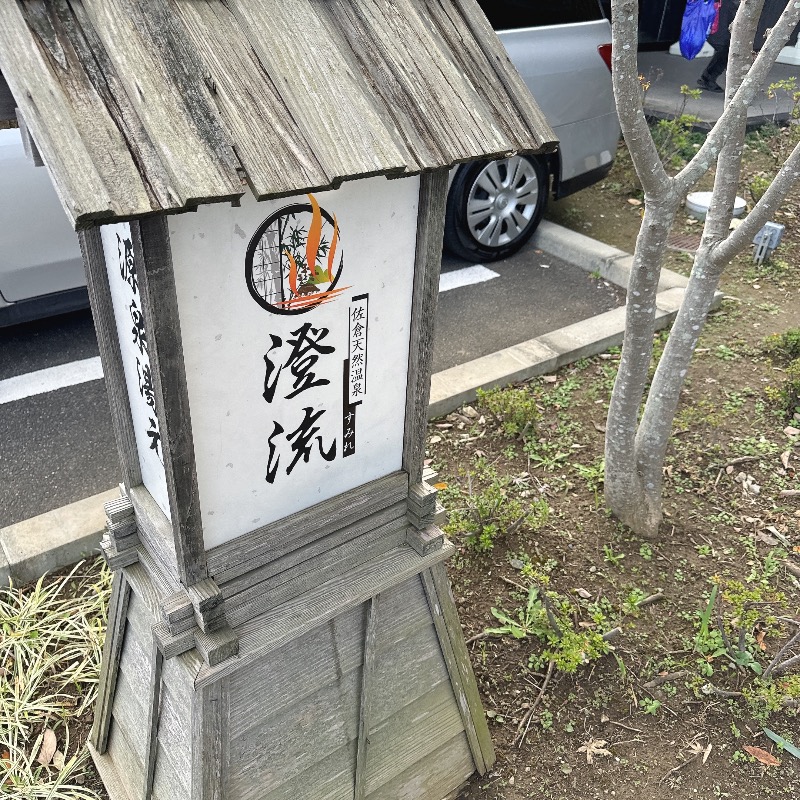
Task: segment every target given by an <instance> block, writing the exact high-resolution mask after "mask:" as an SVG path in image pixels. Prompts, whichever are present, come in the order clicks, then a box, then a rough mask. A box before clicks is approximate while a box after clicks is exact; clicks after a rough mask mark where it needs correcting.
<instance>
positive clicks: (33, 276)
mask: <svg viewBox="0 0 800 800" xmlns="http://www.w3.org/2000/svg"><path fill="white" fill-rule="evenodd" d="M2 83H3V81H2V76H0V84H2ZM3 88H4V87H3V86H2V85H0V95H1V94H2V91H3ZM0 112H2V107H1V104H0ZM11 113H12V114H13V109H12V112H11ZM2 116H7V113H6V114H0V125H2ZM88 304H89V299H88V294H87V291H86V278H85V276H84V272H83V261H82V260H81V253H80V249H79V248H78V238H77V236H76V235H75V231H73V230H72V226H71V225H70V223H69V220H68V219H67V215H66V214H65V213H64V209H63V208H62V207H61V203H60V202H59V199H58V197H57V196H56V193H55V190H54V189H53V185H52V183H51V181H50V176H49V175H48V172H47V169H45V168H38V167H35V166H34V165H33V163H32V161H31V160H30V159H29V158H28V157H27V156H26V154H25V150H24V149H23V146H22V137H21V136H20V132H19V130H18V129H16V128H5V129H0V327H2V326H4V325H12V324H16V323H18V322H26V321H28V320H31V319H38V318H40V317H46V316H49V315H51V314H62V313H65V312H67V311H74V310H76V309H79V308H84V307H86V306H87V305H88Z"/></svg>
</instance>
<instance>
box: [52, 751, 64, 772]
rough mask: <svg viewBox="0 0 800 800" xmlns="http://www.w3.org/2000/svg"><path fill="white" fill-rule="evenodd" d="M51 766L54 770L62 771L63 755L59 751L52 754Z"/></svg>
mask: <svg viewBox="0 0 800 800" xmlns="http://www.w3.org/2000/svg"><path fill="white" fill-rule="evenodd" d="M53 766H54V767H56V769H64V754H63V753H62V752H61V751H60V750H56V751H55V753H53Z"/></svg>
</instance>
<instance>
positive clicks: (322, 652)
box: [230, 605, 366, 739]
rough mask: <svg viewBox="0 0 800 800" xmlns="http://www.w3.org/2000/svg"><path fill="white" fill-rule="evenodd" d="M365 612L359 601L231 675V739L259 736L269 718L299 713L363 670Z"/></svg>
mask: <svg viewBox="0 0 800 800" xmlns="http://www.w3.org/2000/svg"><path fill="white" fill-rule="evenodd" d="M365 614H366V607H365V606H364V605H360V606H357V607H356V608H353V609H351V610H350V611H348V612H347V613H346V614H343V615H342V616H341V617H337V618H336V619H334V620H330V621H329V622H328V623H327V624H326V625H323V626H321V627H319V628H316V629H315V630H313V631H310V632H309V633H307V634H305V636H302V637H300V638H299V639H297V640H295V641H293V642H289V643H288V644H287V645H286V646H284V647H282V648H280V649H279V650H276V651H275V652H273V653H269V654H268V655H267V656H265V657H264V658H263V659H261V660H259V661H256V662H255V663H253V664H251V665H250V666H249V667H248V668H247V669H245V670H239V671H238V672H235V673H234V674H233V675H231V678H230V696H231V700H230V707H231V720H230V735H231V739H239V738H241V737H243V736H248V735H254V734H252V731H253V730H256V729H258V728H259V726H262V725H264V724H265V723H266V722H267V721H268V720H269V719H270V717H274V716H276V715H278V714H284V713H287V710H288V709H290V708H294V709H295V712H294V713H299V711H297V709H299V708H300V707H301V706H302V705H303V704H305V703H306V702H307V699H308V697H310V696H311V695H313V694H314V693H315V692H318V691H319V690H320V689H322V688H323V687H324V686H329V685H331V684H334V683H335V682H336V681H338V680H339V679H340V678H341V677H342V675H345V674H347V673H350V672H352V671H353V670H356V669H358V668H359V667H360V666H361V663H362V658H363V651H364V630H365V624H366V623H365V619H366V616H365ZM256 686H257V687H259V689H258V691H254V688H253V687H256Z"/></svg>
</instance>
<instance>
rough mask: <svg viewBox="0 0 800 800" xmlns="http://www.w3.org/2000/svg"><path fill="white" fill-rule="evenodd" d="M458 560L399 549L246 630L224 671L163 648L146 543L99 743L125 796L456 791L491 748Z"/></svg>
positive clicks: (101, 707) (125, 571)
mask: <svg viewBox="0 0 800 800" xmlns="http://www.w3.org/2000/svg"><path fill="white" fill-rule="evenodd" d="M452 551H453V547H452V545H450V544H449V543H447V542H446V541H445V543H444V545H443V546H442V547H441V548H440V549H438V550H436V551H434V552H432V553H428V554H427V555H420V554H419V553H418V552H417V551H416V550H415V549H413V548H412V547H410V546H409V545H408V544H400V545H399V546H395V547H392V548H391V549H388V550H386V551H384V552H383V553H381V554H380V555H379V556H378V557H375V558H373V559H372V560H369V561H365V562H363V563H361V564H359V565H357V566H355V567H353V568H352V569H350V570H348V571H347V572H345V573H343V574H340V575H339V576H338V577H336V578H335V579H333V580H329V581H328V582H326V583H320V584H318V585H316V586H314V587H313V588H309V589H307V590H305V591H303V592H302V593H301V594H298V595H297V596H294V597H292V598H291V599H289V600H287V601H285V602H283V603H281V604H279V605H276V606H274V607H273V608H271V609H270V610H268V611H266V612H263V613H260V614H259V615H258V616H255V617H253V618H251V619H249V620H248V621H246V622H244V623H242V624H241V625H236V626H235V634H236V636H237V637H238V641H239V652H238V654H237V655H234V656H231V657H228V658H226V659H223V660H222V661H220V662H219V663H217V664H215V665H214V666H211V665H209V663H208V661H207V659H206V660H204V659H203V658H202V657H201V655H200V653H199V651H198V650H197V649H194V648H193V649H187V650H186V651H185V652H183V653H180V654H178V655H172V652H171V650H170V647H169V646H168V647H166V648H165V646H164V637H163V635H162V636H159V635H158V634H159V631H162V634H163V627H164V623H163V618H164V598H163V597H161V596H159V591H158V590H157V588H156V583H155V582H154V581H153V580H152V577H151V574H152V570H153V565H152V564H151V563H150V559H149V557H148V556H147V553H146V551H144V550H143V548H141V547H140V548H139V555H140V560H139V561H137V562H135V563H131V564H128V565H126V566H124V567H121V568H120V569H118V571H117V572H116V574H115V576H114V592H113V596H112V603H111V608H110V613H109V641H108V643H107V646H106V649H105V652H104V664H103V677H102V679H101V686H100V699H99V701H98V710H97V715H96V721H95V728H94V730H93V734H92V745H91V746H90V750H91V753H92V756H93V758H94V761H95V763H96V765H97V768H98V770H99V772H100V774H101V777H102V779H103V781H104V783H105V785H106V787H107V789H108V791H109V794H110V795H111V798H112V800H139V799H140V798H154V800H183V798H186V800H205V799H206V798H208V799H209V800H211V798H214V800H224V799H225V798H227V799H228V800H261V799H262V798H263V799H264V800H283V799H284V798H285V799H286V800H305V799H306V798H308V799H309V800H310V799H311V798H327V799H329V800H339V799H341V800H353V798H354V799H355V800H362V799H363V798H370V800H398V798H409V799H410V798H420V799H421V800H424V799H426V798H429V799H430V800H441V799H442V798H445V797H454V796H455V795H456V794H457V792H458V790H459V788H460V787H461V786H462V785H463V784H464V782H465V781H466V780H467V779H468V778H469V776H470V775H471V774H472V773H473V772H474V771H475V769H476V768H477V769H478V770H479V771H480V772H482V773H483V772H485V771H486V769H487V768H488V767H489V766H490V765H491V763H492V762H493V760H494V753H493V750H492V745H491V741H490V738H489V732H488V729H487V727H486V723H485V720H484V718H483V712H482V710H481V708H480V701H479V699H478V694H477V687H476V684H475V679H474V676H473V673H472V670H471V667H470V664H469V658H468V654H467V650H466V646H465V644H464V639H463V635H462V632H461V628H460V625H459V624H458V617H457V614H456V609H455V605H454V603H453V600H452V597H451V594H450V587H449V583H448V579H447V575H446V572H445V569H444V566H443V563H442V562H443V561H444V559H445V558H447V557H448V556H449V555H450V554H451V553H452ZM174 649H175V648H173V650H174Z"/></svg>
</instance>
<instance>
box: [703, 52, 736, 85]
mask: <svg viewBox="0 0 800 800" xmlns="http://www.w3.org/2000/svg"><path fill="white" fill-rule="evenodd" d="M729 50H730V46H729V45H725V46H723V47H719V48H718V49H715V50H714V55H713V56H711V61H709V62H708V66H707V67H706V68H705V69H704V70H703V75H702V77H703V78H706V79H707V80H709V81H716V80H717V78H719V76H720V75H722V73H723V72H725V70H726V69H727V68H728V51H729Z"/></svg>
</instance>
